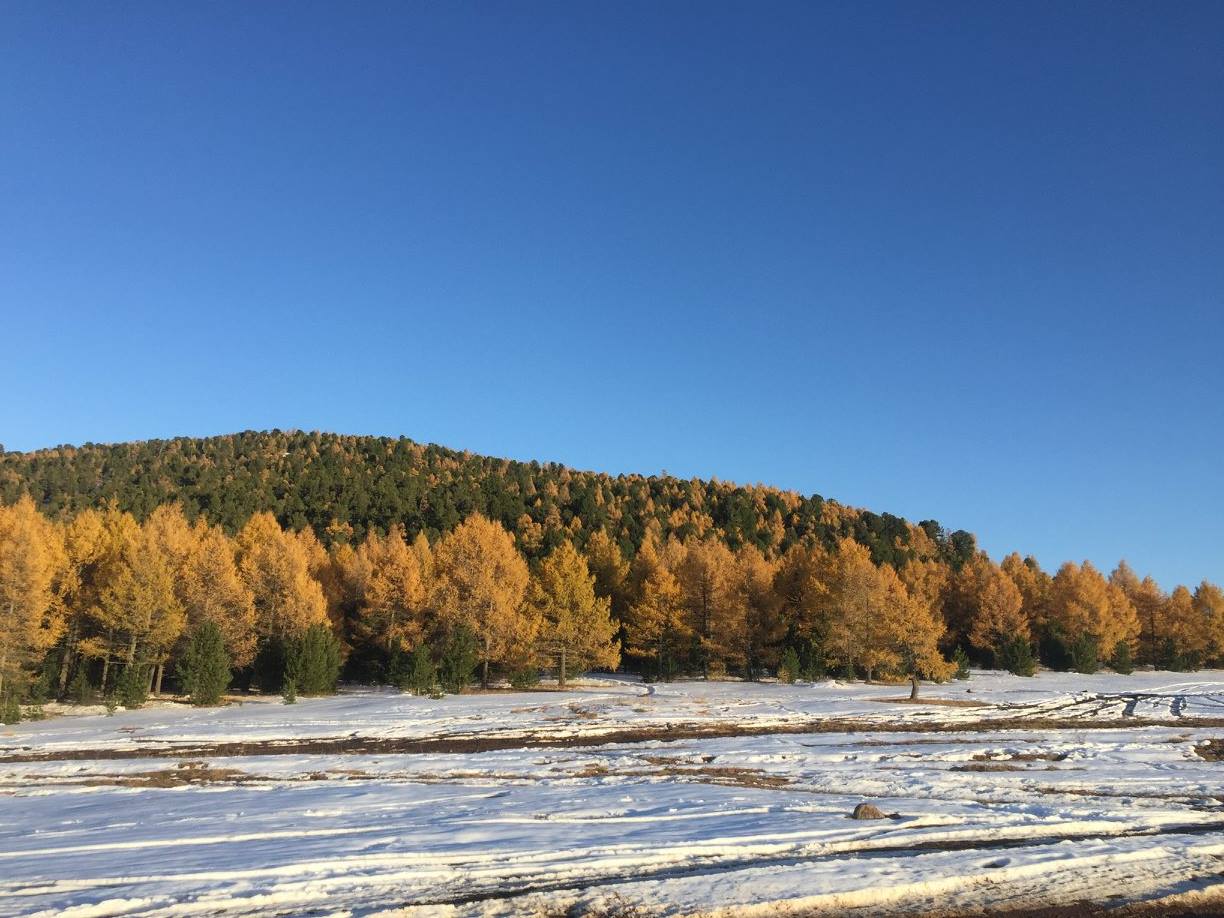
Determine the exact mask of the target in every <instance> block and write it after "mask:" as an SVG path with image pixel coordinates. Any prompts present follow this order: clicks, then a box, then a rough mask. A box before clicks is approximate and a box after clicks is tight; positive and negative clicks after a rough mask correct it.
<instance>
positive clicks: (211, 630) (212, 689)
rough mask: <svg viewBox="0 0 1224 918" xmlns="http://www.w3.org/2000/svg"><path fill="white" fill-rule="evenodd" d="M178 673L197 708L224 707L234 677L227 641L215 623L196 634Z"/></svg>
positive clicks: (208, 623)
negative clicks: (224, 699)
mask: <svg viewBox="0 0 1224 918" xmlns="http://www.w3.org/2000/svg"><path fill="white" fill-rule="evenodd" d="M178 672H179V680H180V681H181V682H182V683H183V688H184V689H186V690H187V693H188V694H189V695H190V696H191V703H192V704H193V705H195V706H196V707H211V706H213V705H218V704H220V703H221V700H222V698H223V697H224V695H225V690H226V688H228V687H229V683H230V676H231V674H230V661H229V654H227V653H226V652H225V639H224V638H223V637H222V635H221V629H220V628H218V627H217V626H216V624H215V623H213V622H210V621H206V622H204V623H203V624H201V625H200V627H199V628H197V629H196V630H195V633H194V634H192V636H191V642H190V643H189V644H188V645H187V651H186V653H185V654H184V655H183V660H182V662H181V663H179V671H178Z"/></svg>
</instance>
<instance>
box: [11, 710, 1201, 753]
mask: <svg viewBox="0 0 1224 918" xmlns="http://www.w3.org/2000/svg"><path fill="white" fill-rule="evenodd" d="M1174 726H1176V727H1179V728H1183V729H1195V728H1208V729H1210V728H1222V727H1224V718H1205V717H1204V718H1181V719H1178V720H1176V721H1167V720H1145V719H1140V718H1127V719H1125V720H1117V719H1098V720H1089V719H1076V718H1025V717H1009V718H998V719H991V720H978V721H951V722H938V721H922V722H916V723H869V722H865V721H862V720H849V719H830V720H812V721H804V722H801V723H792V724H771V725H759V726H754V725H752V724H743V723H712V724H702V723H677V724H661V725H657V726H645V727H634V728H627V729H621V730H609V731H607V732H604V733H590V734H584V735H580V736H573V735H561V736H554V735H549V734H527V735H506V734H491V735H483V736H469V735H459V736H456V735H451V736H436V737H426V738H422V739H411V738H401V737H361V736H346V737H319V738H316V739H301V740H273V741H264V742H258V741H232V742H223V743H198V744H192V743H179V744H166V745H156V746H153V745H150V746H139V745H133V746H126V747H118V748H114V747H112V748H102V749H57V750H46V751H39V750H37V749H36V748H34V747H31V746H23V747H20V748H21V751H20V752H12V753H9V754H7V755H0V763H5V762H14V763H15V762H52V761H78V760H104V759H141V758H184V757H190V758H205V757H209V758H212V757H226V758H227V757H234V756H250V755H414V754H431V753H443V754H448V753H449V754H463V753H475V752H494V751H498V750H503V749H557V748H576V747H584V746H607V745H621V744H631V743H648V742H674V741H678V740H690V739H721V738H724V737H736V736H770V735H795V734H804V733H812V734H816V733H846V734H858V733H947V734H956V733H983V732H986V733H997V732H1006V731H1014V730H1021V731H1026V732H1030V733H1035V732H1041V731H1052V730H1076V731H1092V730H1123V729H1126V730H1134V729H1139V728H1144V727H1174ZM1213 743H1214V744H1215V745H1212V744H1213ZM1205 746H1206V747H1207V748H1206V749H1204V747H1199V749H1200V750H1201V751H1200V753H1199V754H1200V755H1203V757H1204V758H1211V757H1212V756H1216V755H1219V754H1220V753H1219V752H1217V751H1216V750H1222V749H1224V745H1222V744H1221V743H1220V741H1218V740H1213V741H1212V742H1211V743H1208V744H1205Z"/></svg>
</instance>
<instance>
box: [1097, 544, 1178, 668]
mask: <svg viewBox="0 0 1224 918" xmlns="http://www.w3.org/2000/svg"><path fill="white" fill-rule="evenodd" d="M1109 582H1110V583H1111V584H1112V585H1113V586H1115V587H1117V588H1118V589H1120V590H1121V591H1122V592H1123V593H1125V594H1126V598H1127V599H1129V600H1130V602H1131V605H1133V606H1134V607H1135V614H1136V616H1138V618H1139V659H1140V660H1141V661H1143V662H1144V663H1155V662H1156V659H1157V656H1158V649H1157V640H1156V637H1157V635H1156V632H1157V628H1158V625H1159V621H1160V616H1161V611H1162V610H1163V609H1164V607H1165V603H1166V602H1167V601H1168V597H1167V596H1166V595H1165V594H1164V591H1163V590H1161V588H1160V585H1159V584H1157V583H1156V581H1155V580H1153V579H1152V578H1151V577H1144V578H1143V579H1142V580H1140V579H1139V575H1138V574H1136V573H1135V571H1134V570H1133V569H1132V568H1131V566H1130V565H1129V564H1127V563H1126V561H1119V562H1118V566H1117V567H1116V568H1114V570H1113V573H1111V574H1110V575H1109Z"/></svg>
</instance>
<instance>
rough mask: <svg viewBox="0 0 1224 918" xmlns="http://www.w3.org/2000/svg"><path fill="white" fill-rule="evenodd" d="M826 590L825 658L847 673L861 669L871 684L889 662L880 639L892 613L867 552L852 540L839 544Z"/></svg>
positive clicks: (877, 570) (878, 573)
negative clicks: (850, 670)
mask: <svg viewBox="0 0 1224 918" xmlns="http://www.w3.org/2000/svg"><path fill="white" fill-rule="evenodd" d="M827 589H828V596H827V600H826V601H827V608H826V618H827V622H826V625H825V640H824V651H825V656H826V658H827V659H828V660H829V662H831V663H833V664H835V665H841V666H844V667H846V668H848V669H850V668H855V667H861V668H862V669H863V670H864V671H865V672H866V674H867V680H868V681H871V679H872V676H873V675H874V673H875V670H876V669H877V668H878V667H879V666H880V665H881V664H887V663H889V662H891V657H890V656H889V654H888V653H887V652H886V650H885V649H884V642H883V641H882V640H881V639H880V636H881V635H882V634H884V633H887V632H888V631H889V630H891V628H892V623H891V622H888V621H885V619H886V617H888V616H890V615H891V614H893V612H894V611H895V608H890V607H889V605H888V603H887V599H888V597H887V594H886V592H885V590H884V585H883V583H882V582H881V579H880V572H879V569H878V568H876V566H875V565H874V564H872V562H871V552H870V551H869V550H868V549H867V548H866V547H864V546H862V545H860V544H859V543H858V542H856V541H854V540H853V539H850V538H845V539H842V540H841V541H839V542H838V544H837V553H836V555H835V556H834V558H833V564H832V566H831V570H830V576H829V579H828V582H827Z"/></svg>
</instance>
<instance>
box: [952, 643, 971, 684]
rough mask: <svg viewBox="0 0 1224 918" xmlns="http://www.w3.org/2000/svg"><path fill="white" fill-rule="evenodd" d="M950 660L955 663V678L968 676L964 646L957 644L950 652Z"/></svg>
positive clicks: (966, 655)
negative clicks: (951, 652)
mask: <svg viewBox="0 0 1224 918" xmlns="http://www.w3.org/2000/svg"><path fill="white" fill-rule="evenodd" d="M952 662H953V663H955V664H956V673H955V676H956V678H957V679H960V680H962V681H963V680H965V679H968V678H969V654H967V653H965V648H964V647H960V646H958V647H957V648H956V650H955V652H953V654H952Z"/></svg>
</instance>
